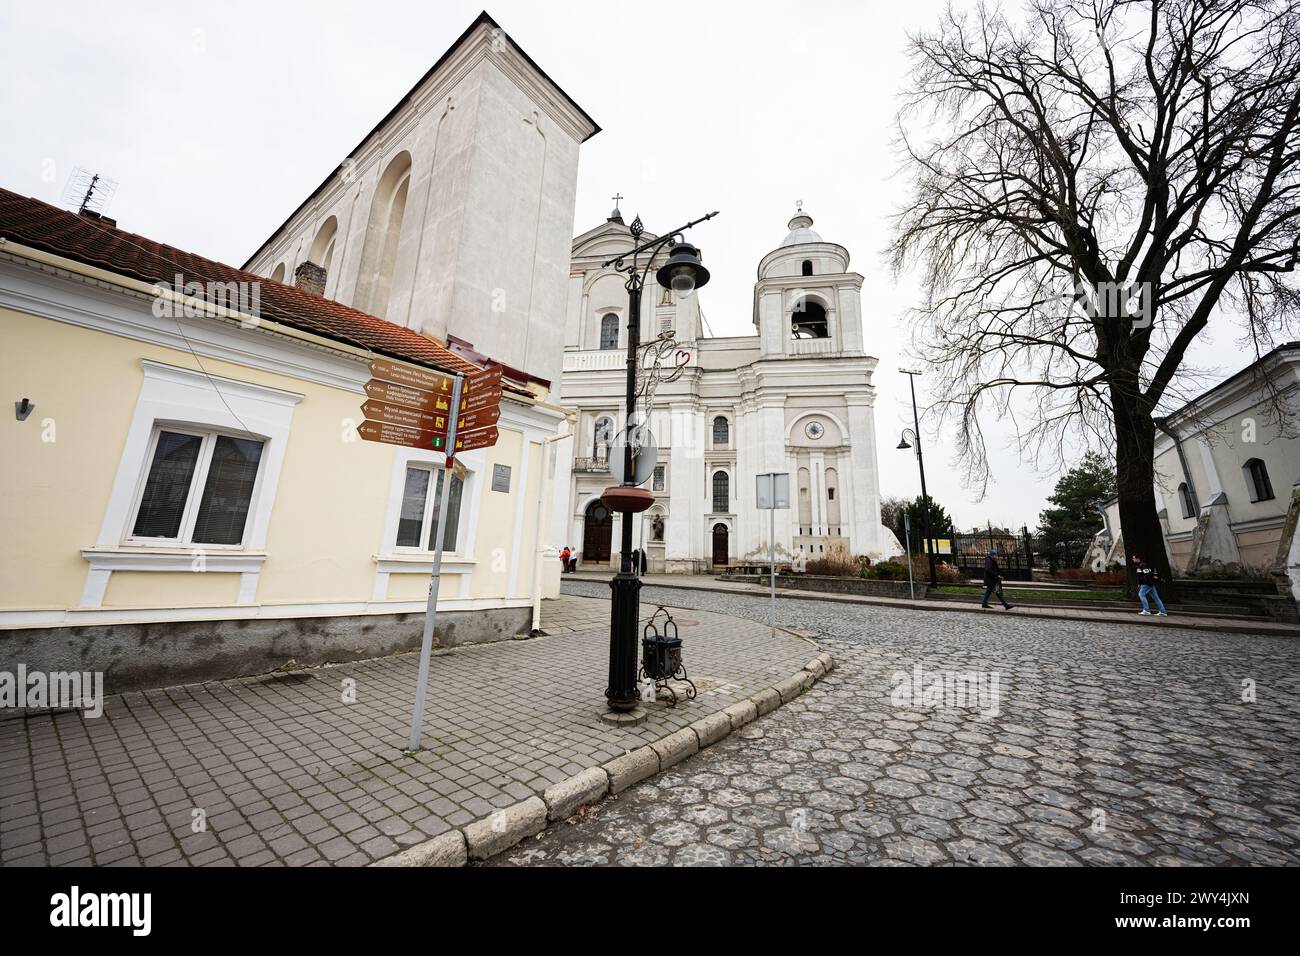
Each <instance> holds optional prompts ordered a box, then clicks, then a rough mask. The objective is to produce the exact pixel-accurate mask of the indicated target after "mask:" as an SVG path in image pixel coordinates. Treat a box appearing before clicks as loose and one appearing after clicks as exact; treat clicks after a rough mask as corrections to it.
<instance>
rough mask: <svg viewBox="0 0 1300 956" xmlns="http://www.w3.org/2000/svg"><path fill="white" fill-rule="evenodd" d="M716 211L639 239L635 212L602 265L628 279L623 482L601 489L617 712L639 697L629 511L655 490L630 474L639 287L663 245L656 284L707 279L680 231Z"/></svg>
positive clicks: (678, 286)
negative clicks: (618, 519) (608, 544)
mask: <svg viewBox="0 0 1300 956" xmlns="http://www.w3.org/2000/svg"><path fill="white" fill-rule="evenodd" d="M716 215H717V213H716V212H711V213H709V214H708V215H707V216H701V217H700V218H699V219H694V220H692V221H691V222H688V223H687V224H686V225H684V226H678V227H677V228H676V229H673V230H672V231H671V232H668V233H665V234H664V235H662V236H656V237H654V238H653V239H650V240H647V241H646V242H641V241H640V240H641V236H642V234H643V233H644V232H645V227H644V226H643V225H642V223H641V217H640V216H637V217H636V218H635V219H634V220H633V221H632V225H631V226H629V227H628V228H629V230H630V231H631V233H632V241H633V242H634V243H636V245H635V246H634V247H633V248H632V249H631V250H630V251H628V252H625V253H623V254H622V255H620V256H617V257H615V258H613V259H610V260H608V261H606V262H605V263H604V264H603V268H606V269H608V268H610V267H613V268H614V270H615V271H617V272H623V273H626V274H627V281H626V282H625V283H624V288H626V289H627V412H626V425H625V428H624V433H625V435H626V436H627V440H626V442H625V443H624V446H623V481H622V483H621V484H619V485H615V486H612V487H610V488H606V489H605V493H604V494H603V495H602V496H601V501H602V502H603V503H604V504H605V507H607V508H609V510H610V511H617V512H619V513H620V514H622V516H623V521H622V527H621V529H620V531H621V541H620V547H619V572H618V574H616V575H615V576H614V578H613V579H612V580H611V581H610V582H609V587H610V591H611V601H610V623H609V686H608V687H606V688H605V698H606V700H607V701H608V702H609V709H610V710H612V711H616V712H626V711H630V710H634V709H635V708H636V705H637V700H638V696H637V686H636V672H637V663H636V649H637V617H638V612H639V609H640V602H641V579H640V577H639V576H638V575H637V574H636V573H634V570H633V567H632V516H633V515H634V514H639V513H641V512H642V511H645V510H646V509H647V508H649V507H650V506H651V505H652V504H654V495H653V494H652V493H651V492H649V491H647V490H646V489H644V488H639V487H637V486H636V484H635V483H634V482H635V476H634V474H633V454H634V444H633V442H634V437H635V436H634V435H633V425H634V423H635V422H636V412H637V397H638V395H637V393H638V391H639V389H638V387H637V365H638V361H639V360H638V353H639V352H640V350H641V325H640V323H641V290H642V289H643V288H644V286H645V280H646V276H647V275H648V274H649V272H650V268H651V266H652V265H653V264H654V260H655V256H657V255H658V254H659V252H660V251H661V250H663V249H666V248H671V249H672V253H671V254H670V255H669V257H668V261H667V262H666V263H664V265H663V266H661V267H660V268H659V269H658V270H657V271H656V272H655V279H656V280H657V281H658V283H659V284H660V285H661V286H663V287H664V288H667V289H671V290H672V291H673V293H674V295H676V296H677V298H678V299H682V298H686V297H688V296H690V295H691V294H692V293H694V291H695V290H696V289H698V288H699V287H700V286H702V285H704V284H705V283H707V282H708V281H709V270H708V269H706V268H704V265H703V263H701V262H700V251H699V250H698V249H697V248H696V247H695V246H693V245H691V244H690V243H689V242H686V241H684V240H683V239H682V233H684V232H685V231H686V230H687V229H690V228H691V227H692V226H697V225H699V224H700V223H702V222H707V221H708V220H710V219H712V218H713V217H714V216H716ZM643 256H644V265H643V264H642V257H643ZM660 358H661V356H659V355H656V365H658V364H659V359H660ZM652 378H653V375H651V376H647V380H646V384H647V385H650V382H651V380H652ZM651 387H652V386H651ZM648 397H649V396H647V398H648Z"/></svg>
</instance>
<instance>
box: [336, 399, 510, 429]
mask: <svg viewBox="0 0 1300 956" xmlns="http://www.w3.org/2000/svg"><path fill="white" fill-rule="evenodd" d="M444 404H445V402H444ZM361 414H363V415H365V416H366V418H368V419H370V420H371V421H374V422H387V423H389V424H393V425H405V426H407V427H408V428H418V429H420V430H422V431H427V432H434V433H436V434H439V435H446V434H447V426H448V424H449V422H450V418H449V417H448V416H447V415H446V414H439V413H437V412H422V411H420V410H419V409H416V408H406V407H405V406H402V405H393V404H390V403H389V402H379V401H370V402H366V403H365V404H364V405H362V406H361ZM500 418H501V408H500V406H496V405H494V406H492V407H491V408H482V409H479V410H478V411H475V412H466V413H465V414H463V415H461V416H460V418H458V419H457V420H456V431H457V433H460V432H469V431H474V430H475V429H477V428H487V427H488V426H489V425H495V424H496V423H497V420H498V419H500Z"/></svg>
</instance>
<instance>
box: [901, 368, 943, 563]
mask: <svg viewBox="0 0 1300 956" xmlns="http://www.w3.org/2000/svg"><path fill="white" fill-rule="evenodd" d="M899 372H901V373H902V374H904V375H906V376H907V381H908V384H909V385H910V386H911V389H912V424H913V425H914V426H915V428H904V429H903V435H902V437H901V438H900V439H899V441H898V446H897V447H898V450H899V451H902V450H904V449H907V448H911V447H912V446H911V445H909V444H908V442H907V436H908V435H911V436H912V441H914V442H915V443H916V464H917V466H918V467H919V468H920V469H921V529H922V530H923V531H924V532H925V553H926V555H927V556H928V557H929V559H930V587H938V585H939V577H938V573H937V572H936V569H935V564H934V538H932V537H931V532H930V494H929V492H927V491H926V490H925V458H924V457H922V455H921V419H920V416H919V415H918V414H917V411H916V384H915V383H916V376H917V375H920V374H921V373H920V372H912V371H908V370H907V369H905V368H900V369H899Z"/></svg>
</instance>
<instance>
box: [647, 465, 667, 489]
mask: <svg viewBox="0 0 1300 956" xmlns="http://www.w3.org/2000/svg"><path fill="white" fill-rule="evenodd" d="M650 490H651V491H663V490H664V466H663V465H655V470H654V477H652V478H651V479H650Z"/></svg>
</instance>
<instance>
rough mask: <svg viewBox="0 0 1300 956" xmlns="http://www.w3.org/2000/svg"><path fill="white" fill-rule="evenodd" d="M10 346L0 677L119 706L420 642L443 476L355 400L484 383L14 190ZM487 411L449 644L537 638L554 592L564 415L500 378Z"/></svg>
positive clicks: (399, 334) (420, 339)
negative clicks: (60, 685)
mask: <svg viewBox="0 0 1300 956" xmlns="http://www.w3.org/2000/svg"><path fill="white" fill-rule="evenodd" d="M172 274H181V275H185V276H187V277H189V278H187V280H186V281H187V283H188V282H190V281H191V280H193V281H196V282H197V283H198V284H199V285H201V286H203V287H204V288H205V289H206V288H211V287H212V286H215V285H221V286H222V287H223V288H224V289H231V288H238V285H237V284H238V283H247V284H248V285H247V286H246V289H247V291H248V295H249V297H250V298H251V297H253V296H256V298H257V299H260V302H259V306H260V308H259V309H258V310H256V311H255V312H241V311H239V310H238V309H237V308H234V309H232V308H229V307H228V306H229V304H230V303H231V300H230V299H226V300H224V301H225V305H215V304H214V303H213V301H212V300H213V299H214V298H215V297H214V296H212V295H207V296H205V297H200V296H197V295H193V294H185V290H182V291H181V292H177V291H175V290H174V289H173V288H169V287H167V286H165V285H164V283H167V276H168V275H172ZM175 284H176V283H175V282H174V281H173V282H172V283H171V285H175ZM189 291H190V292H197V291H199V290H198V287H197V286H195V287H192V288H191V289H190V290H189ZM0 336H2V337H3V342H4V349H3V353H2V354H0V380H2V381H4V382H5V384H6V386H8V388H9V390H10V392H11V393H12V395H13V396H14V400H15V401H16V402H17V403H18V406H17V407H16V413H15V416H14V417H13V418H11V419H9V421H8V423H7V424H6V426H5V427H4V430H3V439H2V443H0V461H3V470H2V471H0V475H3V482H4V486H5V494H4V495H3V498H2V501H3V505H0V507H2V508H3V527H4V529H5V538H6V541H7V542H8V545H9V546H8V547H7V548H6V549H5V553H4V556H3V558H0V562H2V563H0V627H2V628H3V630H0V667H5V666H7V665H12V664H14V663H18V662H23V663H26V664H27V665H28V667H29V668H37V667H43V668H46V669H50V670H58V669H66V668H75V669H79V670H104V671H106V672H107V673H108V680H109V684H110V687H113V686H117V687H124V686H134V685H139V684H149V683H155V682H158V681H163V680H167V681H170V680H178V679H185V678H190V677H198V676H207V675H211V674H223V675H228V674H234V673H247V672H250V671H257V670H265V669H268V668H270V667H274V666H277V665H279V664H283V663H284V662H286V661H288V660H290V659H296V660H298V661H300V662H302V661H309V660H339V659H348V658H354V657H360V656H369V655H374V654H380V653H386V652H390V651H393V650H397V649H400V648H406V647H410V646H412V645H413V644H414V643H417V642H418V638H419V635H420V629H421V626H422V622H423V616H424V615H423V612H424V608H425V601H426V596H427V589H428V585H429V579H430V577H429V576H430V571H431V569H432V553H431V551H430V542H431V538H432V531H431V528H432V522H433V518H434V514H433V511H434V507H433V503H434V501H435V500H436V499H435V497H434V491H435V489H436V485H437V482H438V481H439V480H440V475H441V473H442V470H443V469H442V464H443V461H444V459H443V456H442V454H441V453H440V452H434V451H429V450H422V449H418V448H409V447H403V446H394V445H388V444H379V443H374V442H369V441H362V440H360V439H359V438H358V436H357V426H358V424H359V423H360V422H361V420H362V418H363V416H362V414H361V410H360V406H361V404H362V403H363V402H364V401H365V399H366V395H365V392H364V389H363V386H364V384H365V383H366V381H367V380H368V379H369V378H370V370H369V363H370V361H371V360H372V359H374V358H379V357H387V358H392V359H398V360H401V361H404V362H407V363H410V364H412V365H418V366H423V367H427V368H435V369H441V370H444V371H447V372H450V373H455V372H470V371H473V370H474V369H475V366H474V365H473V364H471V363H470V362H467V361H466V360H465V359H463V358H461V357H459V356H457V355H455V354H453V353H452V352H450V351H448V350H447V349H446V348H443V347H442V346H440V345H438V344H437V343H435V342H433V341H431V340H430V339H428V338H426V337H424V336H421V335H419V334H417V333H415V332H414V331H411V330H409V329H403V328H399V327H397V326H393V325H390V324H388V323H384V322H381V321H379V320H376V319H374V318H372V317H369V316H365V315H363V314H361V313H357V312H354V311H353V310H351V309H348V308H346V307H344V306H341V305H339V304H338V303H334V302H330V301H328V300H326V299H323V298H321V297H319V296H314V295H311V294H310V293H306V292H303V291H302V290H300V289H296V288H293V287H291V286H284V285H280V284H278V283H272V282H268V281H266V280H261V279H259V278H258V277H257V276H254V275H251V274H247V273H240V272H239V271H238V270H234V269H231V268H229V267H227V266H222V265H221V264H219V263H214V262H210V261H208V260H204V259H201V258H200V257H197V256H194V255H191V254H188V253H184V252H182V251H181V250H177V249H173V248H170V247H168V246H164V245H162V244H159V243H155V242H151V241H149V240H146V239H143V238H141V237H139V236H134V235H131V234H129V233H126V232H124V231H122V230H118V229H116V228H114V227H112V226H110V225H109V224H108V223H107V222H105V221H103V220H96V219H93V218H89V217H86V216H78V215H76V214H74V213H70V212H66V211H63V210H59V209H56V208H54V207H52V206H47V205H45V204H44V203H40V202H38V201H36V200H32V199H26V198H23V197H20V196H17V195H15V194H13V193H9V192H6V191H3V190H0ZM24 401H25V403H26V407H25V408H24V407H23V405H24ZM500 407H501V418H500V422H499V426H498V427H499V435H500V437H499V440H498V442H497V444H496V445H495V446H494V447H491V448H486V449H480V450H477V451H471V452H465V453H461V454H460V455H458V456H457V457H456V462H455V471H454V477H453V484H452V486H451V488H450V489H449V492H450V494H449V498H450V501H449V508H448V527H447V529H446V533H445V541H446V546H447V557H446V558H445V560H444V563H443V569H442V570H443V575H444V577H443V585H442V592H441V593H442V595H443V596H442V598H441V600H440V602H439V608H440V611H443V612H446V616H445V617H444V618H443V619H442V620H444V621H445V622H446V626H445V627H440V629H439V630H440V637H441V639H442V640H443V642H444V643H459V642H463V641H480V640H490V639H494V638H500V637H509V636H512V635H514V634H517V633H520V632H527V631H528V629H529V626H530V623H531V618H532V613H533V605H534V603H535V598H536V596H537V594H538V592H539V589H540V588H541V585H542V577H543V574H546V575H547V576H548V577H549V578H550V579H551V581H550V582H549V584H548V587H547V590H549V591H552V592H553V591H554V590H556V589H558V564H556V563H555V562H554V561H553V560H551V561H550V562H549V567H546V568H544V567H543V562H542V553H541V551H540V550H539V540H538V528H539V525H540V522H541V521H542V520H543V518H544V517H545V516H544V514H543V513H541V511H539V508H541V506H542V504H543V503H544V502H545V500H546V490H547V489H546V476H547V468H546V461H547V457H548V455H549V453H550V451H551V446H550V445H549V443H548V439H550V438H552V437H554V436H555V435H556V434H557V433H560V432H562V431H563V430H564V429H565V428H566V424H565V422H566V419H565V415H564V413H563V412H562V411H561V410H560V409H558V408H556V407H555V406H553V405H550V404H548V403H547V401H546V389H545V388H544V387H543V386H542V385H541V384H539V383H537V382H530V381H528V380H527V379H526V378H525V379H523V380H518V379H515V380H512V379H511V378H509V377H507V379H506V381H505V389H504V392H503V396H502V401H501V406H500Z"/></svg>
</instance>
